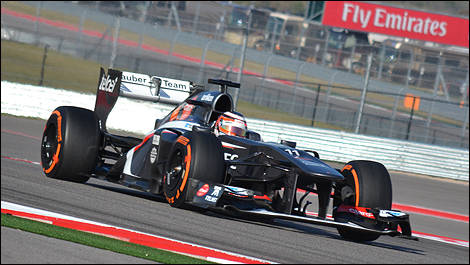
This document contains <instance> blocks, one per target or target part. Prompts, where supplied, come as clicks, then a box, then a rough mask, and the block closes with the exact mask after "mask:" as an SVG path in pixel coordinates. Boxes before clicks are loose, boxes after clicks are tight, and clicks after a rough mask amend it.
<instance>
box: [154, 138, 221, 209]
mask: <svg viewBox="0 0 470 265" xmlns="http://www.w3.org/2000/svg"><path fill="white" fill-rule="evenodd" d="M189 178H192V179H197V180H203V181H206V182H210V183H223V181H224V179H225V161H224V157H223V149H222V145H221V143H220V141H219V140H218V139H217V137H216V136H215V135H214V134H212V133H210V132H205V131H197V130H196V131H195V130H193V131H192V133H190V134H189V135H186V136H184V135H181V136H179V137H178V138H177V139H176V142H175V143H174V145H173V147H172V149H171V151H170V156H169V159H168V161H167V163H166V166H165V173H164V176H163V192H164V194H165V197H166V200H167V201H168V203H169V204H170V205H171V206H173V207H178V208H184V207H186V206H187V205H186V204H185V202H186V199H187V198H186V197H187V193H188V186H189V181H188V180H189Z"/></svg>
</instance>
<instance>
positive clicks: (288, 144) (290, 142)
mask: <svg viewBox="0 0 470 265" xmlns="http://www.w3.org/2000/svg"><path fill="white" fill-rule="evenodd" d="M281 144H283V145H287V146H289V147H292V148H295V147H296V146H297V143H296V142H292V141H286V140H281Z"/></svg>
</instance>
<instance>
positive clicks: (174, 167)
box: [166, 150, 185, 190]
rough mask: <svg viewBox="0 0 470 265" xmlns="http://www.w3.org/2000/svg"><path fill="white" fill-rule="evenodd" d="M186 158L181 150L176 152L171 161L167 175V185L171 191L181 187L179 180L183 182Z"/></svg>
mask: <svg viewBox="0 0 470 265" xmlns="http://www.w3.org/2000/svg"><path fill="white" fill-rule="evenodd" d="M184 171H185V169H184V157H183V153H182V152H181V150H178V151H177V152H175V153H174V154H173V155H172V156H171V159H170V165H169V167H168V170H167V174H166V178H167V181H166V184H167V186H168V188H169V190H174V189H175V188H177V187H178V185H179V180H181V178H182V176H183V174H184Z"/></svg>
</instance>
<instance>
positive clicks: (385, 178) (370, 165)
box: [333, 160, 392, 241]
mask: <svg viewBox="0 0 470 265" xmlns="http://www.w3.org/2000/svg"><path fill="white" fill-rule="evenodd" d="M341 174H343V176H344V177H345V182H346V185H345V186H344V187H343V191H344V190H349V192H350V195H351V196H348V197H347V198H346V199H345V200H344V201H342V202H338V201H336V202H334V204H335V205H336V206H337V205H339V204H340V203H343V204H345V205H349V206H355V207H364V208H379V209H384V210H389V209H391V207H392V182H391V180H390V174H389V173H388V171H387V169H386V168H385V167H384V166H383V165H382V164H380V163H377V162H374V161H366V160H356V161H351V162H349V163H347V164H346V165H345V166H344V167H343V169H342V170H341ZM333 214H334V219H335V221H339V222H347V221H350V220H349V218H348V215H347V214H346V215H345V214H342V213H335V212H334V213H333ZM360 225H363V226H366V227H369V228H372V229H379V230H380V229H382V228H383V227H382V225H381V224H378V223H377V222H376V221H375V220H372V219H365V220H363V222H361V223H360ZM338 232H339V234H340V235H341V236H342V237H343V238H345V239H349V240H352V241H374V240H376V239H377V238H379V237H380V235H379V234H377V233H367V232H362V231H357V230H352V229H348V228H343V227H338Z"/></svg>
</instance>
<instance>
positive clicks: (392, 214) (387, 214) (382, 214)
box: [379, 210, 407, 217]
mask: <svg viewBox="0 0 470 265" xmlns="http://www.w3.org/2000/svg"><path fill="white" fill-rule="evenodd" d="M406 215H407V214H406V213H402V212H397V211H391V210H380V212H379V216H380V217H402V216H406Z"/></svg>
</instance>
